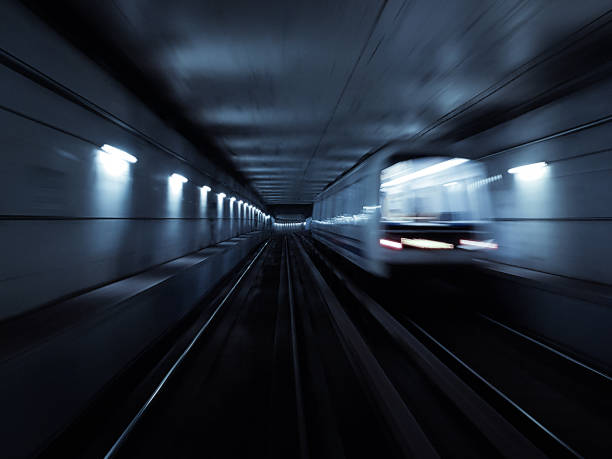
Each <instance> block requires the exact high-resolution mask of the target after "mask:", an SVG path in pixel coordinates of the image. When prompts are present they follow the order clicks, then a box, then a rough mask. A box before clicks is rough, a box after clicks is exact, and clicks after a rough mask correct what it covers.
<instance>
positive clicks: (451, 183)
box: [444, 182, 459, 186]
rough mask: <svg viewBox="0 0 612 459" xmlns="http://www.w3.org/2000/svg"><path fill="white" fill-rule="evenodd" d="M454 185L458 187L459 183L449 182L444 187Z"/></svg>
mask: <svg viewBox="0 0 612 459" xmlns="http://www.w3.org/2000/svg"><path fill="white" fill-rule="evenodd" d="M455 185H459V182H449V183H445V184H444V186H455Z"/></svg>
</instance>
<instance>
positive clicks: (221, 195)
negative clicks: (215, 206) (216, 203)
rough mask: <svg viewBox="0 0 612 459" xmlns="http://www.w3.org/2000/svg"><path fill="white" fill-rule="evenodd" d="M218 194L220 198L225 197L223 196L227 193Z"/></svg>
mask: <svg viewBox="0 0 612 459" xmlns="http://www.w3.org/2000/svg"><path fill="white" fill-rule="evenodd" d="M217 196H218V197H219V198H220V199H223V198H224V197H225V196H226V195H225V193H217Z"/></svg>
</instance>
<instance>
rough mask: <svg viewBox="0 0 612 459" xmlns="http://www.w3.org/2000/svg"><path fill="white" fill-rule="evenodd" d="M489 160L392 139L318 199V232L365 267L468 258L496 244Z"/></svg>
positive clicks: (379, 270) (378, 270)
mask: <svg viewBox="0 0 612 459" xmlns="http://www.w3.org/2000/svg"><path fill="white" fill-rule="evenodd" d="M484 177H485V170H484V166H483V165H482V164H481V163H479V162H478V161H471V160H468V159H465V158H455V157H452V156H448V155H447V154H444V148H442V147H438V148H436V147H432V146H429V147H427V148H424V147H421V148H417V147H415V146H414V145H413V146H410V145H406V144H401V143H399V144H393V145H388V146H386V147H384V148H382V149H380V150H378V151H376V152H375V153H373V154H371V155H369V156H368V157H367V158H366V159H364V160H363V161H361V162H360V163H358V164H357V165H356V166H354V167H353V168H351V169H349V170H348V171H347V172H346V173H344V174H343V175H342V176H341V177H339V178H338V179H337V180H336V181H334V182H333V183H332V184H331V185H329V186H328V187H327V188H326V189H325V190H324V191H323V192H322V193H320V194H319V196H318V197H317V198H316V200H315V203H314V207H313V217H312V222H311V232H312V235H313V237H314V238H315V239H316V240H318V241H320V242H321V243H323V244H325V245H326V246H328V247H330V248H331V249H332V250H334V251H336V252H338V253H339V254H340V255H342V256H344V257H345V258H347V259H349V260H350V261H352V262H353V263H355V264H356V265H358V266H360V267H361V268H363V269H365V270H367V271H369V272H371V273H373V274H376V275H379V276H386V275H388V274H389V273H390V271H391V268H392V267H393V266H394V265H406V264H413V265H414V264H423V265H428V264H439V263H449V264H461V263H464V264H468V263H470V262H471V261H472V260H473V258H474V255H475V252H481V251H488V250H495V249H497V243H496V242H495V240H494V238H493V231H492V227H491V223H490V222H489V221H487V217H488V216H490V200H489V195H488V191H487V188H488V187H487V186H486V183H488V180H487V179H485V178H484Z"/></svg>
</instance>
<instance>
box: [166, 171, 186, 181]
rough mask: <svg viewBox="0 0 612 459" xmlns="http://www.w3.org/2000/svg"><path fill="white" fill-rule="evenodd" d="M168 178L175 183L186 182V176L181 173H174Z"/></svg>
mask: <svg viewBox="0 0 612 459" xmlns="http://www.w3.org/2000/svg"><path fill="white" fill-rule="evenodd" d="M169 178H170V180H172V181H173V182H176V183H187V182H188V180H187V177H183V176H182V175H181V174H176V173H174V174H172V175H171V176H170V177H169Z"/></svg>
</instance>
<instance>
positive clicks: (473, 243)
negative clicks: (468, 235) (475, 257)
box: [459, 239, 499, 249]
mask: <svg viewBox="0 0 612 459" xmlns="http://www.w3.org/2000/svg"><path fill="white" fill-rule="evenodd" d="M459 244H461V245H462V246H467V247H478V248H482V249H497V248H499V246H498V245H497V244H496V243H495V242H489V241H470V240H469V239H459Z"/></svg>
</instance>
